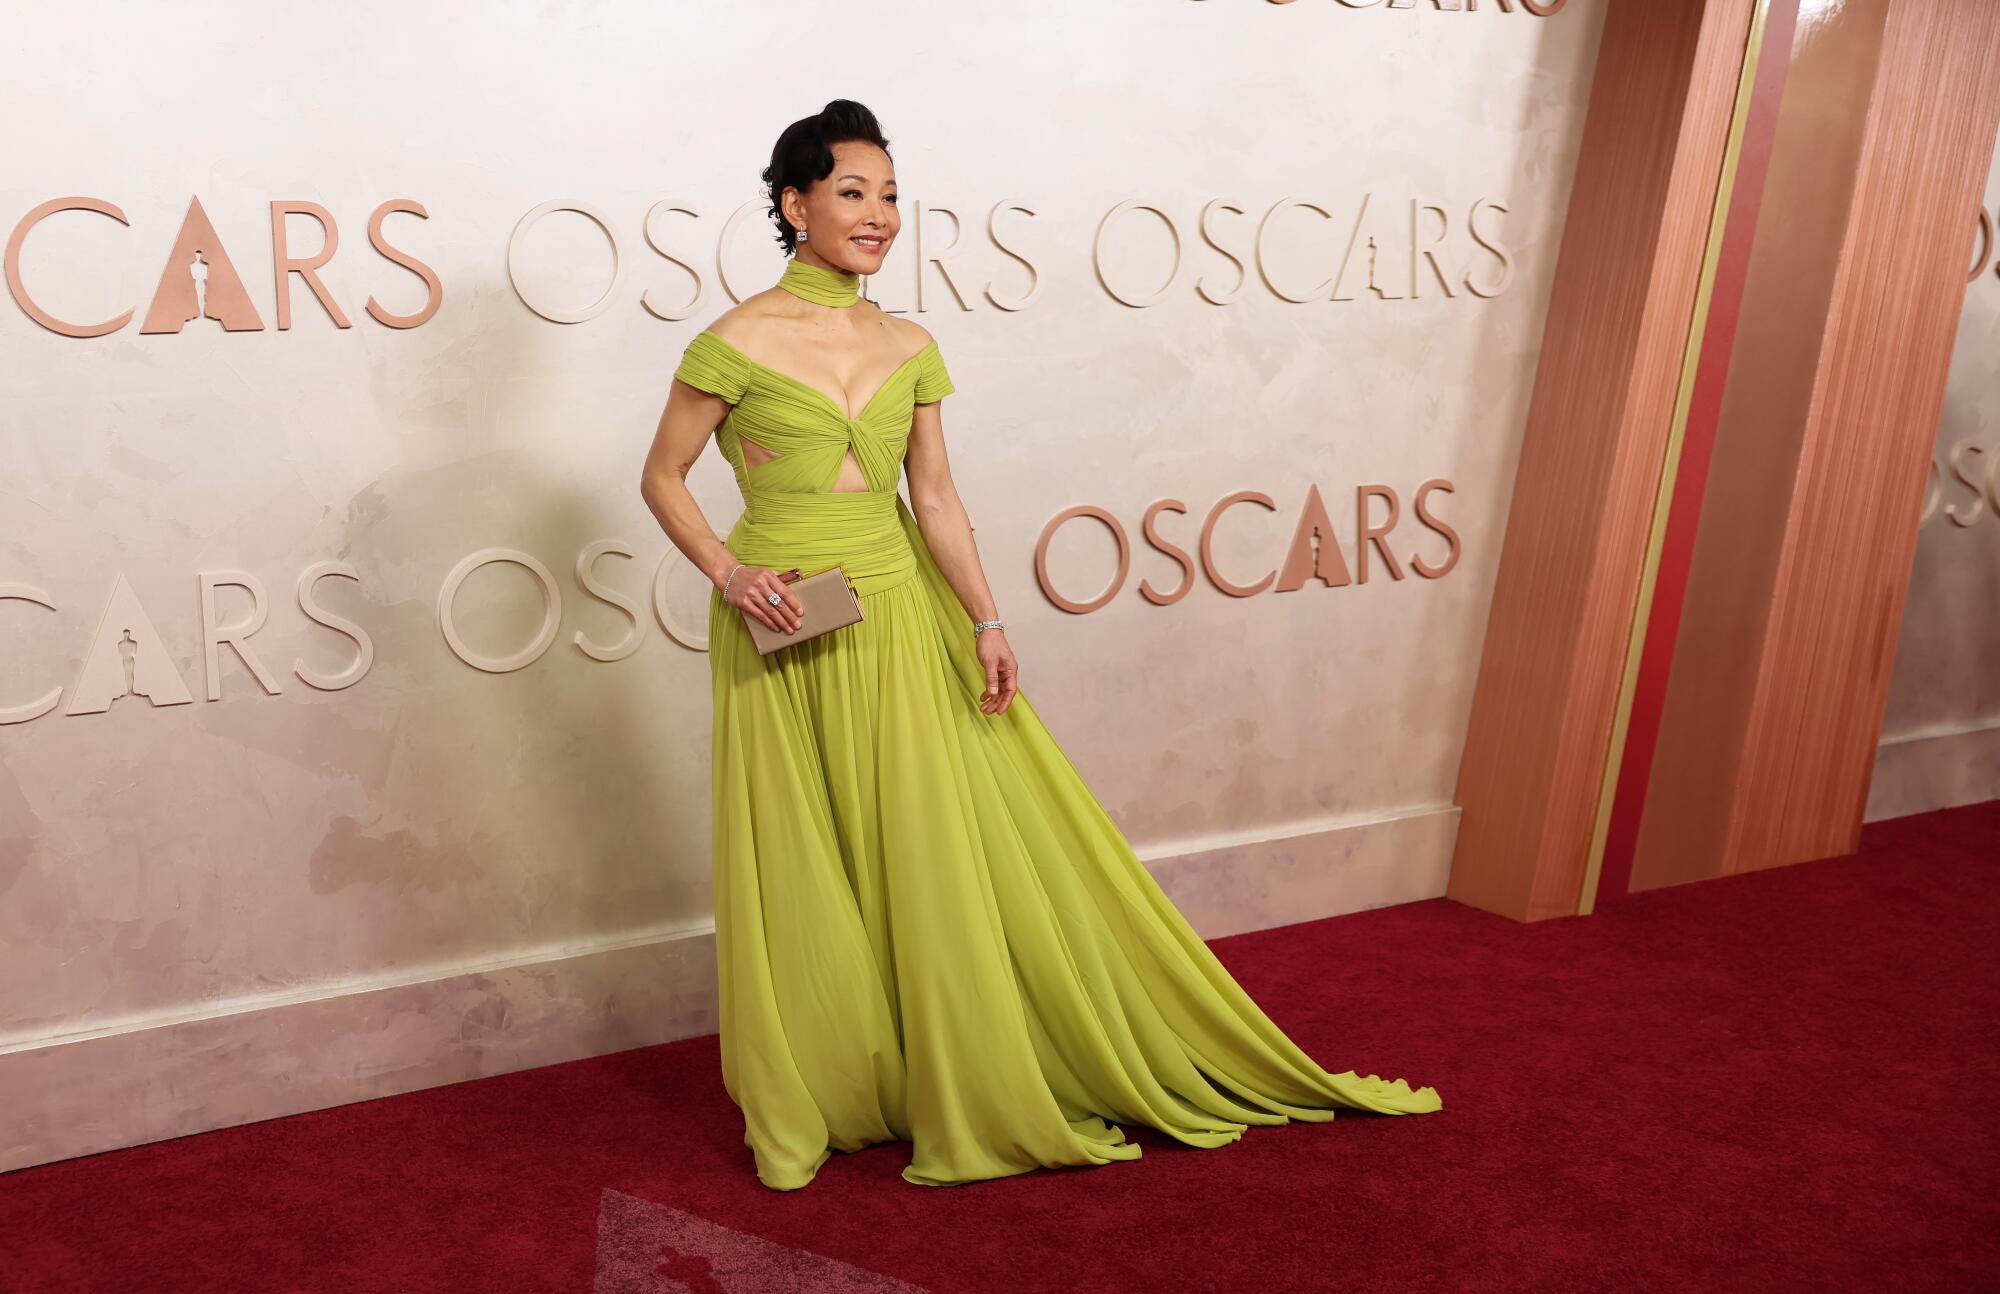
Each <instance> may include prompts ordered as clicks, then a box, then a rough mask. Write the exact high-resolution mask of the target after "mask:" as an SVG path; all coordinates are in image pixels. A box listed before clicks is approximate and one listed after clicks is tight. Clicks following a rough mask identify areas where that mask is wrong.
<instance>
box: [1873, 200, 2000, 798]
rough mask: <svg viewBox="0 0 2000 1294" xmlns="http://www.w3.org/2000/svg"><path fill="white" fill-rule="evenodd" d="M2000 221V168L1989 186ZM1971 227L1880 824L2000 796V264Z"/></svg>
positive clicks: (1879, 789)
mask: <svg viewBox="0 0 2000 1294" xmlns="http://www.w3.org/2000/svg"><path fill="white" fill-rule="evenodd" d="M1986 216H1987V219H1988V221H1989V222H1991V221H1992V220H1993V219H1994V218H1995V217H1996V216H2000V165H1996V166H1995V167H1994V169H1993V172H1992V174H1991V175H1990V176H1988V178H1987V181H1986ZM1992 228H1993V227H1992V225H1991V224H1989V226H1988V229H1987V231H1986V232H1985V233H1984V234H1982V233H1981V232H1980V231H1978V230H1975V229H1972V228H1968V229H1967V230H1966V235H1967V242H1968V243H1969V244H1973V245H1972V246H1971V247H1970V248H1969V250H1968V251H1967V268H1968V269H1970V268H1971V266H1972V264H1973V263H1974V258H1977V260H1978V261H1979V263H1981V264H1982V266H1983V268H1982V270H1981V272H1980V274H1979V275H1978V276H1977V277H1976V278H1974V279H1973V280H1972V282H1971V283H1969V284H1968V285H1967V286H1966V289H1965V312H1964V314H1963V315H1962V316H1961V318H1960V322H1959V327H1958V341H1957V344H1956V346H1955V347H1954V348H1953V351H1952V360H1951V378H1950V382H1949V384H1948V385H1947V386H1946V388H1945V398H1944V412H1943V415H1942V416H1941V417H1940V418H1939V421H1938V436H1937V449H1936V452H1935V453H1934V454H1933V456H1932V465H1933V471H1932V475H1931V479H1930V484H1929V489H1928V492H1927V494H1926V496H1925V505H1926V508H1927V519H1926V520H1925V522H1924V524H1923V529H1922V530H1921V531H1920V532H1919V534H1918V539H1917V556H1916V561H1915V564H1914V566H1913V568H1912V570H1911V573H1910V594H1909V602H1908V604H1907V605H1906V606H1905V608H1904V611H1903V623H1902V628H1901V631H1900V634H1899V637H1898V639H1897V642H1896V663H1895V673H1894V675H1893V676H1892V677H1891V679H1890V683H1889V699H1888V704H1887V706H1886V710H1885V713H1884V716H1883V722H1882V744H1881V746H1880V747H1879V749H1878V751H1877V754H1876V759H1875V776H1874V780H1873V781H1872V782H1871V783H1870V785H1869V790H1868V814H1867V816H1868V817H1869V819H1871V820H1873V819H1876V818H1893V817H1899V816H1901V815H1903V814H1907V813H1921V812H1923V811H1924V810H1926V809H1936V808H1941V807H1944V806H1946V805H1953V804H1972V803H1976V802H1978V801H1981V800H1991V799H1994V798H1996V797H2000V271H1996V268H1995V267H1996V265H2000V259H1996V258H1995V253H1996V252H2000V246H1996V245H1995V241H2000V240H1993V235H1992Z"/></svg>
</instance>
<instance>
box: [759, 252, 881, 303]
mask: <svg viewBox="0 0 2000 1294" xmlns="http://www.w3.org/2000/svg"><path fill="white" fill-rule="evenodd" d="M778 286H779V287H781V288H783V289H784V290H785V291H787V292H789V293H791V294H792V295H793V296H795V297H800V298H803V299H804V300H807V301H815V302H818V303H819V304H820V305H823V306H851V305H853V304H854V303H855V302H856V301H858V300H860V299H861V276H860V275H859V274H855V273H853V272H852V271H850V270H829V269H825V268H822V267H821V266H818V265H813V264H811V263H809V262H807V261H802V260H799V259H798V258H797V257H794V258H792V260H791V261H790V262H789V263H787V264H786V266H785V272H784V274H783V275H781V276H780V277H779V279H778Z"/></svg>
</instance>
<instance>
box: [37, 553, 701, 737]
mask: <svg viewBox="0 0 2000 1294" xmlns="http://www.w3.org/2000/svg"><path fill="white" fill-rule="evenodd" d="M606 555H613V556H619V557H628V558H629V557H632V556H633V555H634V550H633V548H632V546H631V545H629V544H627V543H625V542H624V541H623V540H619V539H599V540H595V541H593V542H591V543H589V544H586V545H585V546H584V547H583V549H582V550H581V551H580V552H579V553H578V554H577V558H576V564H575V567H574V571H575V578H576V584H577V587H579V588H581V589H582V590H583V591H584V592H585V593H586V594H588V595H589V596H590V597H592V598H594V599H596V600H597V601H599V602H602V603H604V604H605V605H607V606H610V607H613V608H615V609H617V610H618V611H619V612H620V613H622V614H623V615H624V616H625V618H626V620H627V621H628V622H629V628H628V629H627V630H626V633H625V635H624V637H622V638H621V639H619V641H617V642H616V643H613V644H610V645H608V646H605V645H600V644H599V643H597V642H596V641H594V640H593V639H591V638H590V637H589V636H587V635H586V634H585V633H584V632H583V631H582V630H578V631H577V632H576V633H575V634H574V635H573V637H572V639H571V641H572V643H573V644H574V646H575V647H576V649H577V651H578V652H580V653H582V654H583V655H584V656H587V657H589V658H590V659H591V660H594V661H600V662H611V661H618V660H623V659H624V658H625V657H627V656H630V655H631V654H632V653H633V652H635V651H637V650H638V649H639V645H640V643H641V641H642V640H643V639H644V637H645V628H644V617H643V613H642V611H641V609H640V607H639V604H638V601H637V600H636V599H634V598H632V597H630V596H628V595H626V594H625V593H623V592H621V591H620V590H618V589H616V588H614V587H612V586H610V585H608V584H606V583H605V582H604V581H603V580H602V579H600V578H599V576H598V573H597V570H596V567H597V561H598V559H599V558H600V557H603V556H606ZM685 560H686V559H685V558H684V557H682V556H681V553H680V550H678V549H676V548H671V547H669V548H668V549H667V550H666V552H665V554H664V555H663V556H662V557H661V558H660V561H659V563H658V564H657V565H656V566H655V567H654V570H653V576H652V579H651V582H650V584H651V596H652V602H653V608H652V610H653V616H654V618H655V619H656V620H657V621H658V623H659V625H660V628H661V629H662V630H664V631H665V632H666V634H667V636H668V637H670V638H672V639H673V640H674V641H675V642H678V643H680V644H681V645H682V646H684V647H688V648H691V649H693V650H695V651H706V650H707V648H708V636H707V633H706V632H705V630H704V631H703V632H699V633H697V632H694V631H691V630H690V629H688V628H687V627H686V626H684V625H681V624H679V623H677V621H676V620H675V618H674V616H673V614H672V612H671V609H670V608H671V603H670V601H669V598H668V591H669V589H668V577H669V576H670V575H671V574H672V573H673V571H674V569H675V567H676V564H677V563H680V562H684V561H685ZM497 563H505V564H508V565H511V566H515V567H518V568H520V569H522V570H525V571H527V572H528V573H529V575H530V576H531V577H532V579H533V581H534V584H535V587H536V589H537V591H538V592H539V593H540V596H541V603H542V617H541V622H540V624H539V625H537V626H536V628H535V630H534V632H533V633H532V634H531V635H529V638H528V640H527V642H526V643H524V644H523V645H521V646H519V647H517V648H516V649H515V650H513V651H511V652H504V653H498V654H496V653H494V652H492V651H489V650H486V649H484V648H482V647H480V646H478V645H476V644H474V643H473V642H471V641H470V640H469V639H468V638H467V637H466V636H465V635H464V634H463V633H462V632H460V629H459V626H458V621H457V614H456V612H457V606H458V599H459V596H460V594H461V591H462V588H463V586H464V584H465V582H466V579H467V578H468V577H469V576H471V575H472V573H473V572H474V571H477V570H479V569H480V568H481V567H484V566H488V565H493V564H497ZM328 576H339V577H341V578H343V579H347V580H354V581H356V582H359V579H360V576H359V574H358V573H357V572H356V571H355V569H354V568H353V567H352V566H350V565H349V564H348V563H346V562H342V561H322V562H316V563H314V564H313V565H311V566H309V567H307V568H306V569H305V570H304V571H303V572H301V573H300V575H299V578H298V582H297V585H296V596H297V600H298V607H299V612H300V614H301V615H302V616H304V618H305V619H307V620H310V621H312V622H313V623H314V624H317V625H320V626H322V627H324V628H326V629H330V630H332V631H333V632H334V633H336V634H338V635H340V636H341V637H342V638H343V639H345V640H347V642H348V643H350V644H351V647H350V651H351V652H352V659H351V660H350V661H349V662H348V664H347V665H346V667H345V668H343V669H341V670H340V671H338V672H337V673H333V674H327V673H323V672H322V671H320V670H318V669H315V668H314V667H313V666H311V665H309V664H308V663H307V662H306V661H305V660H304V659H303V658H300V659H295V660H293V662H292V667H291V668H292V673H293V674H294V675H296V676H297V677H298V678H299V679H301V680H302V681H304V682H305V683H306V684H307V685H309V686H311V687H314V688H318V689H319V690H321V691H326V692H335V691H340V690H342V689H345V688H350V687H353V686H354V685H355V684H357V683H359V682H360V681H361V680H362V679H364V678H366V677H367V675H368V671H369V670H370V668H371V667H372V666H373V665H374V661H375V643H374V639H373V638H372V637H370V635H369V633H368V631H367V630H366V629H364V628H363V627H362V626H361V625H359V624H356V623H355V622H354V621H352V620H349V619H347V618H345V617H344V616H341V615H339V614H336V613H335V612H333V611H331V610H329V609H328V608H327V607H326V606H324V605H323V604H322V603H321V602H320V600H319V598H318V595H317V589H318V586H319V583H320V581H321V580H323V579H325V578H326V577H328ZM196 578H197V596H198V598H199V600H200V609H201V635H202V654H201V661H202V672H203V676H204V682H205V687H204V695H205V697H206V698H207V699H208V700H210V701H220V700H222V699H223V696H222V693H223V686H222V685H223V670H222V649H223V648H224V647H227V648H229V651H230V653H231V654H232V655H234V656H235V657H236V659H237V661H238V662H239V663H240V664H241V665H242V667H243V668H244V669H245V670H247V671H248V672H249V673H250V675H251V677H252V678H254V679H255V680H256V681H257V685H258V688H259V689H260V690H261V691H262V693H263V694H264V695H266V696H278V695H280V694H281V693H282V692H283V691H284V689H283V687H282V686H281V685H280V683H279V681H278V677H277V675H276V674H274V673H273V672H272V670H271V668H270V666H269V664H268V663H267V661H266V660H265V655H264V654H261V653H260V651H259V649H258V647H257V645H256V644H255V643H254V642H253V639H254V638H255V636H256V634H257V633H258V631H259V630H261V629H263V628H264V625H265V622H266V620H267V619H268V618H269V615H268V613H269V600H268V599H267V598H266V596H265V593H264V584H263V582H262V581H261V580H260V579H258V578H257V576H255V575H253V574H251V573H250V572H248V571H233V570H215V571H201V572H198V574H197V577H196ZM703 583H704V584H705V583H706V581H703ZM228 587H234V588H237V589H240V590H242V592H243V593H244V594H247V595H248V597H249V600H250V610H249V613H248V614H247V615H245V616H244V617H243V618H241V619H240V620H238V621H236V622H235V623H232V624H226V625H225V624H222V623H221V622H220V621H221V612H220V610H219V607H218V603H219V601H220V599H219V597H218V590H221V589H223V588H228ZM12 602H23V603H32V604H33V605H35V606H39V607H41V608H43V609H44V610H47V611H51V612H55V613H57V614H61V608H60V607H59V606H58V604H57V603H56V600H55V599H54V598H53V597H52V596H51V595H50V594H49V593H48V592H47V591H45V590H43V589H39V588H36V587H34V586H32V585H28V584H18V583H15V584H9V583H0V615H5V614H8V613H9V612H10V611H11V608H10V607H9V606H8V604H9V603H12ZM562 611H563V602H562V593H561V591H560V589H559V588H558V587H557V584H556V580H555V578H554V576H553V575H551V574H550V572H549V569H548V567H546V566H544V565H543V564H542V563H541V562H540V561H539V560H538V559H537V558H535V557H534V556H533V555H531V554H529V553H525V552H522V551H521V550H519V549H513V548H483V549H480V550H479V551H477V552H474V553H471V554H469V555H468V556H466V557H465V558H464V559H463V560H461V561H460V562H459V563H458V564H457V565H455V566H453V567H452V568H451V570H450V571H449V572H448V573H447V574H446V576H445V578H444V581H443V584H442V586H441V587H440V588H439V590H438V599H437V623H438V630H439V633H440V634H441V636H442V637H443V640H444V645H445V649H446V650H448V651H449V652H451V654H452V655H454V656H456V657H457V658H458V659H459V660H461V661H463V662H464V663H465V664H467V665H470V666H472V667H473V668H475V669H479V670H483V671H485V672H487V673H493V674H505V673H511V672H513V671H515V670H520V669H525V668H527V667H528V666H529V665H532V664H534V663H535V662H536V661H538V660H540V659H542V657H543V656H545V655H546V654H547V652H548V649H549V647H550V646H551V645H553V644H554V642H555V640H556V635H557V632H558V630H559V628H560V626H561V623H562ZM68 691H69V694H70V696H69V704H68V705H67V706H65V707H64V708H63V713H64V714H66V715H80V714H103V713H105V712H107V711H109V710H110V709H111V708H112V707H113V705H114V704H115V703H117V702H119V701H121V700H123V699H124V698H126V697H137V698H144V699H145V700H146V701H147V702H149V703H150V705H151V706H153V707H159V706H169V705H187V704H190V703H191V702H192V701H193V700H194V695H193V693H192V692H190V691H189V689H188V685H187V680H186V679H185V678H184V677H183V675H182V672H181V668H180V666H179V665H177V664H176V663H175V660H174V656H173V653H172V651H171V650H170V648H169V646H168V643H167V642H166V640H165V639H164V638H163V637H162V636H161V635H160V632H159V630H158V629H157V628H155V627H154V623H153V618H152V616H151V615H150V614H149V613H148V612H147V610H146V608H145V606H144V605H143V604H142V603H141V602H140V600H139V596H138V594H137V593H136V592H135V591H134V590H133V588H132V586H131V584H130V583H129V582H128V581H127V580H126V578H125V576H124V575H123V574H114V575H113V576H112V578H111V590H110V592H109V593H108V594H107V595H106V596H105V600H104V607H103V609H102V610H101V611H100V612H99V613H98V617H97V631H96V633H95V634H94V635H93V636H92V638H91V640H90V645H89V647H88V648H87V649H86V650H85V652H84V658H83V667H82V669H81V670H79V671H78V673H77V677H76V682H75V683H74V685H73V686H71V687H70V688H69V689H68ZM63 692H64V689H63V687H62V686H61V685H57V686H54V687H51V688H49V689H48V690H47V691H46V692H43V693H42V694H41V695H39V696H35V697H33V698H32V699H30V700H27V701H22V702H11V703H10V702H7V701H5V700H0V726H4V725H7V724H16V723H26V722H28V721H29V720H32V719H39V718H41V717H42V716H43V715H45V714H48V713H50V712H51V711H53V710H54V709H55V708H56V707H57V706H58V705H60V704H61V702H62V698H63Z"/></svg>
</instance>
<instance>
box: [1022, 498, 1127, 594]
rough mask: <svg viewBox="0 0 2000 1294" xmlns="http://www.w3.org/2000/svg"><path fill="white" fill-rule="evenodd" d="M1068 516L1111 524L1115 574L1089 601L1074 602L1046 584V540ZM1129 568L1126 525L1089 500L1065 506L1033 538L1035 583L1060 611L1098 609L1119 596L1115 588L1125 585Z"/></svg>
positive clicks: (1047, 561) (1047, 555)
mask: <svg viewBox="0 0 2000 1294" xmlns="http://www.w3.org/2000/svg"><path fill="white" fill-rule="evenodd" d="M1071 517H1095V518H1097V519H1098V520H1099V521H1102V522H1103V523H1104V524H1105V525H1106V526H1108V527H1110V529H1111V535H1112V538H1114V539H1116V540H1117V541H1118V573H1117V574H1116V575H1114V576H1112V577H1111V583H1110V585H1109V586H1108V587H1106V588H1105V590H1104V592H1102V593H1100V594H1098V595H1097V596H1096V597H1094V598H1092V599H1091V600H1090V601H1088V602H1073V601H1071V600H1070V599H1068V598H1066V597H1064V596H1063V595H1062V594H1060V593H1058V592H1056V589H1055V585H1053V584H1051V583H1049V540H1051V539H1053V538H1055V533H1056V531H1057V530H1059V529H1061V528H1062V523H1063V522H1065V521H1068V520H1069V519H1070V518H1071ZM1131 569H1132V543H1131V541H1130V540H1129V539H1127V538H1126V536H1125V527H1123V526H1121V525H1119V524H1118V518H1116V517H1114V516H1112V515H1111V514H1110V513H1108V512H1106V511H1105V510H1104V509H1103V508H1099V507H1095V506H1093V505H1091V504H1088V503H1079V504H1077V505H1076V506H1075V507H1073V508H1064V509H1063V510H1062V511H1061V512H1058V513H1056V515H1055V516H1053V517H1050V518H1049V524H1047V525H1046V526H1043V527H1042V534H1041V538H1039V539H1037V540H1035V582H1036V583H1037V584H1040V585H1041V586H1042V596H1044V597H1046V598H1047V599H1048V600H1049V601H1051V602H1053V603H1055V604H1056V605H1057V606H1059V607H1061V608H1062V609H1063V610H1065V611H1068V612H1070V613H1072V614H1074V615H1083V614H1085V613H1086V612H1091V611H1095V610H1097V608H1099V607H1101V606H1103V605H1104V604H1105V603H1107V602H1109V601H1110V600H1111V599H1112V598H1114V597H1117V596H1118V590H1119V589H1121V588H1123V587H1125V576H1126V574H1127V573H1129V572H1130V571H1131Z"/></svg>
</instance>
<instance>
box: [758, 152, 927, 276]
mask: <svg viewBox="0 0 2000 1294" xmlns="http://www.w3.org/2000/svg"><path fill="white" fill-rule="evenodd" d="M784 203H785V218H786V219H787V220H789V221H791V222H792V225H793V227H794V228H798V229H803V230H805V231H806V234H807V238H806V240H805V241H804V242H802V243H800V244H799V247H798V251H799V256H800V257H801V258H802V259H805V260H810V261H815V262H817V263H819V264H822V265H825V266H827V267H829V268H832V269H840V270H847V271H849V272H851V273H854V274H873V273H875V272H876V271H877V270H879V269H881V268H882V261H883V258H884V257H886V256H887V255H888V254H889V245H890V244H891V243H893V242H895V241H896V233H897V231H898V230H900V229H901V228H902V227H903V218H902V216H901V214H900V213H898V212H897V210H896V168H895V164H894V163H892V162H891V161H890V160H889V155H888V154H887V153H885V152H883V151H882V150H881V149H879V148H877V147H876V146H875V145H873V144H866V143H861V142H859V141H849V142H847V143H842V144H835V145H834V146H833V173H832V174H831V175H829V176H827V177H826V178H825V179H824V180H821V181H819V182H818V183H817V184H815V185H813V186H812V191H811V192H810V193H806V194H801V193H800V192H799V191H798V190H797V189H795V188H787V189H786V190H785V194H784Z"/></svg>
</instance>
